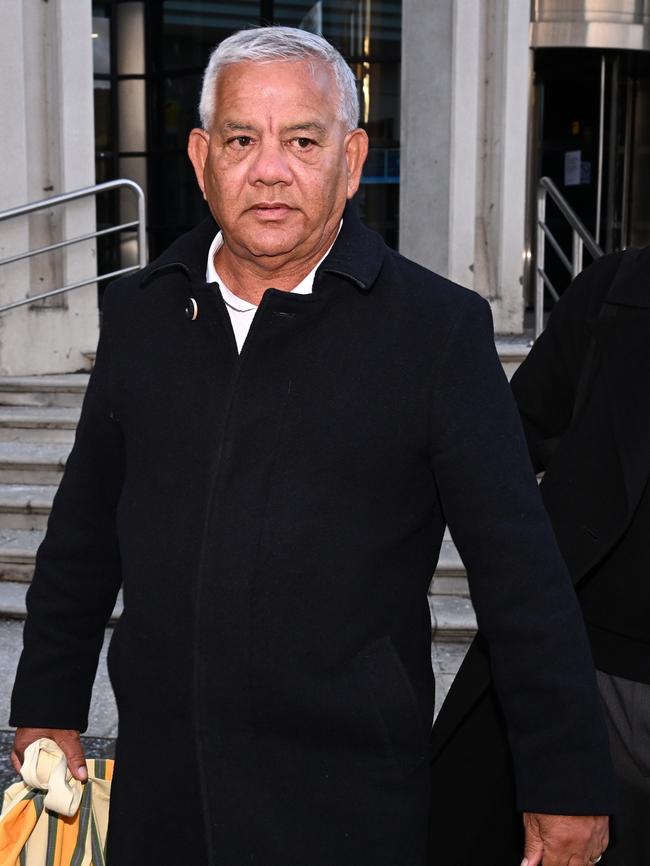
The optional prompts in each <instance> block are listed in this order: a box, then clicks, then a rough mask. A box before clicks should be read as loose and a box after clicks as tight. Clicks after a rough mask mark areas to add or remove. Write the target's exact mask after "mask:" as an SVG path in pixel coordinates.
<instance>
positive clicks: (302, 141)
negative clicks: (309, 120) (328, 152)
mask: <svg viewBox="0 0 650 866" xmlns="http://www.w3.org/2000/svg"><path fill="white" fill-rule="evenodd" d="M294 141H295V143H296V144H297V145H298V149H299V150H307V148H308V147H311V145H312V144H314V140H313V139H312V138H294Z"/></svg>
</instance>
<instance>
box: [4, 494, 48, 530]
mask: <svg viewBox="0 0 650 866" xmlns="http://www.w3.org/2000/svg"><path fill="white" fill-rule="evenodd" d="M56 489H57V488H56V485H54V484H50V485H46V484H0V529H41V530H42V529H45V526H46V525H47V518H48V516H49V513H50V510H51V508H52V500H53V499H54V494H55V493H56Z"/></svg>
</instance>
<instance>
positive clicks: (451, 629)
mask: <svg viewBox="0 0 650 866" xmlns="http://www.w3.org/2000/svg"><path fill="white" fill-rule="evenodd" d="M429 610H430V611H431V639H432V640H433V641H440V642H444V643H469V641H471V639H472V638H473V637H474V635H475V634H476V629H477V628H478V626H477V624H476V614H475V613H474V608H473V607H472V602H471V601H470V600H469V598H459V597H458V596H456V595H429Z"/></svg>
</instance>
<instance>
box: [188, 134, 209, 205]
mask: <svg viewBox="0 0 650 866" xmlns="http://www.w3.org/2000/svg"><path fill="white" fill-rule="evenodd" d="M209 147H210V136H209V134H208V133H207V132H206V131H205V129H198V128H197V129H193V130H192V131H191V132H190V137H189V140H188V142H187V155H188V156H189V158H190V161H191V163H192V165H193V167H194V174H195V175H196V182H197V183H198V185H199V187H200V188H201V192H202V193H203V198H205V180H204V178H203V172H204V169H205V161H206V159H207V158H208V149H209Z"/></svg>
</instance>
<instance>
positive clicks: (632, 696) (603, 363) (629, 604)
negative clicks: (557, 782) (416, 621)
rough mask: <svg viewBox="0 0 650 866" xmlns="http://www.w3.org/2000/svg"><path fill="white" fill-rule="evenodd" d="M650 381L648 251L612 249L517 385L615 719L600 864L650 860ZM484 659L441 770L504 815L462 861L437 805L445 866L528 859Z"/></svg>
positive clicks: (445, 730) (453, 696)
mask: <svg viewBox="0 0 650 866" xmlns="http://www.w3.org/2000/svg"><path fill="white" fill-rule="evenodd" d="M649 386H650V247H648V248H646V249H644V250H629V251H627V252H625V253H622V252H618V253H613V254H611V255H607V256H605V257H603V258H601V259H599V260H598V261H597V262H595V263H594V264H593V265H592V266H591V267H589V268H587V269H586V270H585V271H583V273H582V274H580V276H578V277H577V278H576V280H575V281H574V283H573V284H572V285H571V286H570V288H569V289H568V290H567V292H566V293H565V294H564V296H563V297H562V298H561V300H560V302H559V303H558V305H557V307H556V309H555V310H554V312H553V314H552V315H551V317H550V320H549V323H548V327H547V328H546V331H545V332H544V333H543V334H542V336H541V337H540V338H539V340H538V341H537V342H536V343H535V345H534V346H533V348H532V350H531V352H530V354H529V356H528V358H527V359H526V360H525V361H524V363H523V364H522V365H521V367H520V368H519V369H518V371H517V372H516V373H515V375H514V377H513V379H512V389H513V392H514V395H515V399H516V401H517V404H518V407H519V411H520V414H521V417H522V421H523V424H524V429H525V432H526V438H527V441H528V446H529V450H530V454H531V458H532V461H533V464H534V467H535V470H536V471H537V472H538V473H542V472H543V473H544V477H543V479H542V482H541V490H542V495H543V499H544V503H545V505H546V508H547V510H548V512H549V514H550V517H551V521H552V523H553V527H554V530H555V533H556V536H557V539H558V542H559V546H560V550H561V552H562V554H563V556H564V558H565V561H566V562H567V565H568V566H569V571H570V572H571V575H572V578H573V581H574V584H575V586H576V590H577V593H578V597H579V600H580V603H581V607H582V611H583V615H584V618H585V622H586V625H587V630H588V634H589V637H590V640H591V647H592V652H593V656H594V661H595V664H596V668H597V672H598V682H599V687H600V692H601V696H602V700H603V704H604V707H605V713H606V718H607V723H608V729H609V737H610V745H611V751H612V757H613V760H614V764H615V772H616V777H617V789H618V790H617V795H618V802H617V814H616V817H615V819H614V831H613V838H612V845H611V847H610V849H609V850H608V852H607V853H606V854H605V855H604V857H603V861H602V864H603V866H605V864H607V866H640V864H646V863H649V862H650V821H648V816H649V815H650V580H649V579H648V578H649V575H650V547H649V546H648V535H649V534H650V481H649V479H650V387H649ZM487 658H488V654H487V651H486V650H485V646H484V644H483V643H482V640H481V638H480V637H479V638H478V640H477V642H476V643H475V645H474V646H473V647H472V649H471V651H470V652H469V653H468V657H467V659H466V662H465V663H464V665H463V667H462V668H461V671H460V672H459V675H458V677H457V679H456V681H455V683H454V686H453V687H452V690H451V692H450V694H449V696H448V699H447V702H446V704H445V706H444V707H443V710H442V712H441V714H440V716H439V718H438V721H437V723H436V725H435V726H434V734H433V738H434V764H433V772H434V778H437V777H439V776H440V775H444V774H445V773H447V768H448V766H450V764H449V762H451V761H452V760H453V759H454V755H458V754H459V753H461V752H462V753H463V756H464V758H463V760H464V761H465V762H466V768H467V773H469V774H470V779H469V780H468V778H467V775H463V776H462V778H463V785H464V788H465V792H460V791H459V792H458V797H463V798H464V799H465V801H466V799H467V796H468V795H467V793H466V792H467V786H468V783H469V785H470V786H471V794H470V795H469V796H472V797H475V798H476V799H477V800H480V799H481V798H482V799H483V801H486V800H487V798H488V797H489V795H490V793H491V800H492V805H491V808H492V809H493V810H495V811H497V812H499V813H500V819H499V820H496V819H495V818H494V813H493V812H492V813H491V815H492V819H493V820H492V823H491V824H490V825H489V827H488V826H487V825H486V828H485V832H483V833H480V832H479V833H478V835H477V836H476V838H475V839H473V840H472V839H468V838H465V839H463V842H462V846H463V847H464V853H461V852H459V846H458V839H457V838H455V839H454V838H453V837H454V836H455V834H454V833H453V830H452V829H451V828H452V827H453V826H454V820H453V815H450V814H449V813H445V808H450V807H446V806H444V805H443V804H441V803H440V802H438V804H437V805H438V806H439V807H440V808H439V809H438V813H437V815H436V817H435V818H434V820H435V826H436V832H437V831H438V830H439V831H440V833H438V839H439V842H440V844H441V845H442V846H443V850H444V848H445V843H444V842H442V841H441V840H440V834H444V833H445V830H444V829H443V826H444V824H445V823H446V824H447V826H448V830H447V831H446V832H447V833H448V834H449V835H448V837H447V838H448V845H449V858H448V859H444V858H443V860H442V861H441V862H444V863H445V864H446V866H461V864H465V863H468V864H469V862H470V861H471V860H472V858H473V857H474V854H475V852H477V851H478V850H482V851H483V852H485V851H489V852H491V855H492V856H494V857H495V858H496V859H495V860H492V859H490V855H488V856H487V857H485V856H484V857H482V858H481V863H483V864H486V866H488V864H492V863H494V864H496V863H498V864H499V866H508V864H510V863H512V864H513V866H515V864H517V866H518V863H519V861H518V860H517V859H516V858H517V856H518V851H519V841H518V837H519V834H520V833H521V828H520V826H518V823H517V821H516V820H513V819H514V817H515V807H514V799H513V796H512V791H511V790H509V785H510V781H511V780H510V777H509V771H508V769H507V764H508V763H509V757H508V749H507V745H506V738H505V733H504V728H503V723H502V722H501V720H500V710H499V706H498V700H497V699H496V695H495V693H494V692H493V691H492V690H491V688H488V686H487V683H488V682H489V676H488V664H487ZM488 730H489V731H490V734H489V735H488V734H487V733H486V732H487V731H488ZM478 731H481V737H480V738H479V736H478ZM479 739H480V742H479ZM436 774H438V776H436ZM452 790H453V789H452ZM495 792H498V793H497V796H496V797H495ZM447 796H448V797H449V791H447ZM450 799H452V800H453V797H451V798H450ZM519 823H520V822H519ZM491 833H494V834H495V837H496V836H498V840H497V839H495V841H494V845H493V844H491V841H490V838H489V836H490V834H491ZM439 850H440V849H439Z"/></svg>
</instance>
